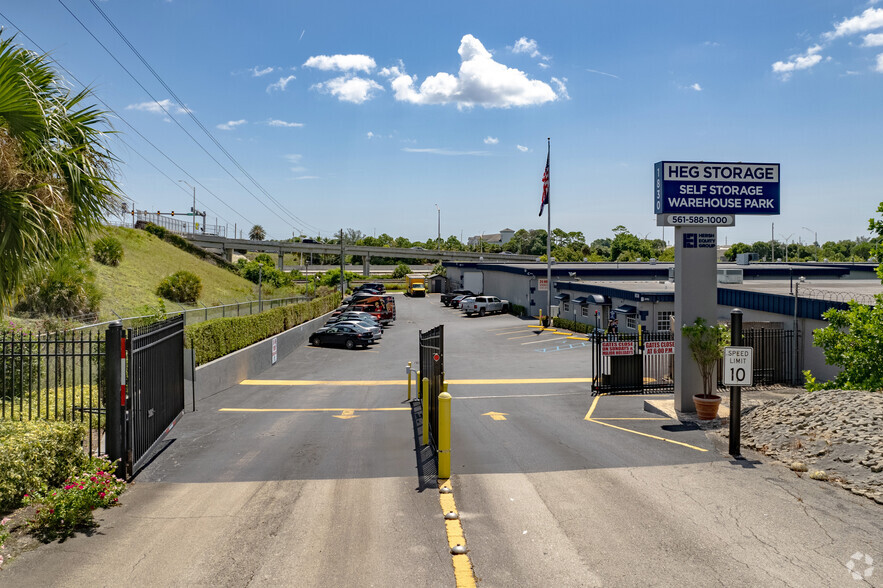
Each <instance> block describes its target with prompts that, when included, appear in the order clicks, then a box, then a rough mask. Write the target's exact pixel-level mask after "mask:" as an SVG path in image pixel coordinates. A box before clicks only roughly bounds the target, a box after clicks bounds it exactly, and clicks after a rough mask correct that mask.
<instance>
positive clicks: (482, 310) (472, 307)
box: [460, 296, 509, 316]
mask: <svg viewBox="0 0 883 588" xmlns="http://www.w3.org/2000/svg"><path fill="white" fill-rule="evenodd" d="M460 308H461V309H462V310H463V311H464V312H465V313H466V316H472V314H473V313H478V316H484V315H486V314H493V313H495V312H505V311H507V310H509V301H508V300H500V299H499V298H497V297H496V296H473V297H470V298H465V299H463V301H462V302H460Z"/></svg>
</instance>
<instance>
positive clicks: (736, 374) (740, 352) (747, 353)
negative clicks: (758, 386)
mask: <svg viewBox="0 0 883 588" xmlns="http://www.w3.org/2000/svg"><path fill="white" fill-rule="evenodd" d="M722 380H723V384H724V386H752V385H753V384H754V349H752V348H751V347H724V373H723V378H722Z"/></svg>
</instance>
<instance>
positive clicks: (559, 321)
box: [552, 317, 595, 333]
mask: <svg viewBox="0 0 883 588" xmlns="http://www.w3.org/2000/svg"><path fill="white" fill-rule="evenodd" d="M552 326H554V327H561V328H562V329H569V330H571V331H573V332H575V333H590V332H592V331H594V330H595V327H594V326H593V325H587V324H586V323H579V322H577V321H572V320H569V319H563V318H559V317H554V318H552Z"/></svg>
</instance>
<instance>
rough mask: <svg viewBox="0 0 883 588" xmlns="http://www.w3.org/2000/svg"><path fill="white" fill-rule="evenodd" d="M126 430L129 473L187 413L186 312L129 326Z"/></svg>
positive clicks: (141, 463)
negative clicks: (158, 320) (185, 400)
mask: <svg viewBox="0 0 883 588" xmlns="http://www.w3.org/2000/svg"><path fill="white" fill-rule="evenodd" d="M128 339H129V345H128V349H129V369H128V372H129V375H128V378H127V388H128V399H127V401H126V411H127V415H128V419H127V420H128V427H127V429H128V430H127V435H126V447H127V458H128V459H127V461H128V463H129V464H130V469H129V473H130V474H131V473H134V472H136V471H138V468H140V467H141V466H142V465H143V464H144V463H145V462H146V461H147V459H149V458H150V453H151V449H152V448H153V447H154V446H155V445H156V444H157V443H158V442H159V441H161V440H162V439H163V437H165V435H166V433H168V432H169V431H170V430H171V429H172V427H173V426H174V425H175V423H176V422H177V421H178V419H179V418H180V417H181V415H182V414H184V316H183V315H178V316H175V317H173V318H170V319H168V320H166V321H162V322H159V323H154V324H152V325H147V326H145V327H138V328H136V329H130V330H129V332H128Z"/></svg>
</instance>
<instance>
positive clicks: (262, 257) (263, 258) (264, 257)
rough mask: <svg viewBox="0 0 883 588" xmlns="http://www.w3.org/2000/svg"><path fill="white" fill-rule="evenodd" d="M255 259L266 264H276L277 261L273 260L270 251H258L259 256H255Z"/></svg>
mask: <svg viewBox="0 0 883 588" xmlns="http://www.w3.org/2000/svg"><path fill="white" fill-rule="evenodd" d="M254 261H256V262H258V263H261V264H264V265H271V266H275V265H276V262H275V261H274V260H273V256H271V255H270V254H269V253H258V254H257V257H255V258H254Z"/></svg>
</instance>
